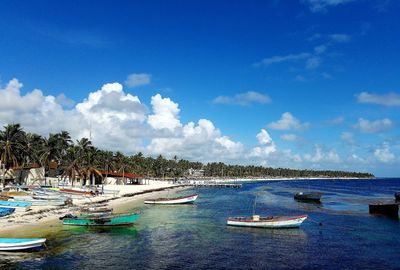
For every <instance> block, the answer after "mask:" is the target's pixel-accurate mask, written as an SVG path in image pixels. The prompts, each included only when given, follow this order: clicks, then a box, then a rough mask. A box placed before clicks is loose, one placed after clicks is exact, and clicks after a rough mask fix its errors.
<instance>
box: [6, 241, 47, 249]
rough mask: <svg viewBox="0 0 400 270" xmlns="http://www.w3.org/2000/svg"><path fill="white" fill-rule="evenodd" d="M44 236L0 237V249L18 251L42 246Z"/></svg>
mask: <svg viewBox="0 0 400 270" xmlns="http://www.w3.org/2000/svg"><path fill="white" fill-rule="evenodd" d="M45 242H46V238H0V251H18V250H28V249H36V248H40V247H42V246H43V245H44V244H45Z"/></svg>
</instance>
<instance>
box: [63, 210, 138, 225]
mask: <svg viewBox="0 0 400 270" xmlns="http://www.w3.org/2000/svg"><path fill="white" fill-rule="evenodd" d="M139 216H140V215H139V214H137V213H133V214H120V215H107V216H100V217H84V216H83V217H74V218H65V219H63V224H64V225H72V226H105V227H109V226H131V225H133V224H134V223H135V222H136V220H137V219H138V218H139Z"/></svg>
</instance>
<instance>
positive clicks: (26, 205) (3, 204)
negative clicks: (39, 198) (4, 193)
mask: <svg viewBox="0 0 400 270" xmlns="http://www.w3.org/2000/svg"><path fill="white" fill-rule="evenodd" d="M31 206H32V203H30V202H20V201H0V208H14V209H15V211H28V210H29V209H30V208H31Z"/></svg>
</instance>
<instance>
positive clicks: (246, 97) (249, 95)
mask: <svg viewBox="0 0 400 270" xmlns="http://www.w3.org/2000/svg"><path fill="white" fill-rule="evenodd" d="M213 102H214V103H216V104H231V105H240V106H248V105H251V104H252V103H259V104H266V103H270V102H271V98H270V97H269V96H268V95H265V94H261V93H258V92H255V91H248V92H246V93H241V94H236V95H234V96H233V97H229V96H218V97H216V98H215V99H214V101H213Z"/></svg>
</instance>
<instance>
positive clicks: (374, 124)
mask: <svg viewBox="0 0 400 270" xmlns="http://www.w3.org/2000/svg"><path fill="white" fill-rule="evenodd" d="M353 127H354V128H355V129H358V130H360V131H362V132H364V133H379V132H383V131H386V130H388V129H391V128H392V127H393V122H392V120H390V119H388V118H384V119H378V120H375V121H369V120H368V119H364V118H359V119H358V123H357V124H355V125H354V126H353Z"/></svg>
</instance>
